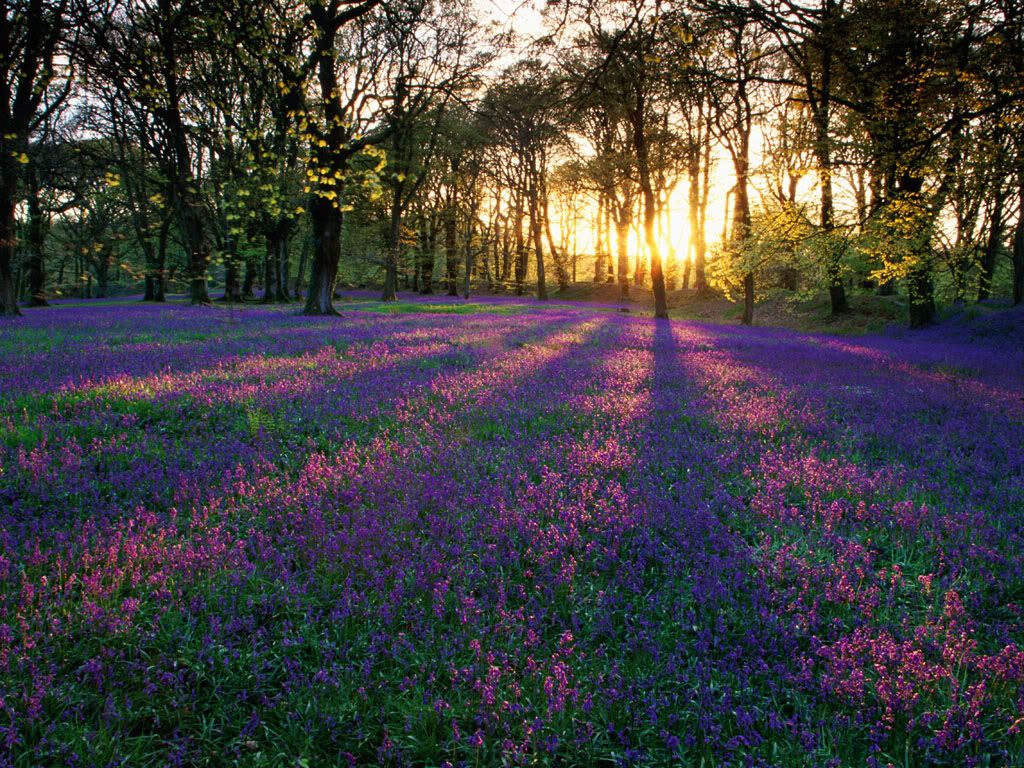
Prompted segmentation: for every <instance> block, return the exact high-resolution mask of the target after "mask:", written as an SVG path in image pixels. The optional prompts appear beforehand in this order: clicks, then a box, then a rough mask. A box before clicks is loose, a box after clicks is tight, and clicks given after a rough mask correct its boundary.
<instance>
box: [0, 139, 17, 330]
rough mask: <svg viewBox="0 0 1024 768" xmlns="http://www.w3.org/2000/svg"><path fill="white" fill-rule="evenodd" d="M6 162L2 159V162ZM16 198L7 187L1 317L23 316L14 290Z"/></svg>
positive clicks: (1, 237)
mask: <svg viewBox="0 0 1024 768" xmlns="http://www.w3.org/2000/svg"><path fill="white" fill-rule="evenodd" d="M6 160H7V158H0V162H5V161H6ZM5 170H6V169H5ZM15 196H16V192H15V189H14V188H13V185H11V187H10V188H7V186H6V185H5V188H4V189H3V190H2V197H0V315H20V314H21V310H20V309H19V308H18V297H17V293H16V292H15V288H14V255H15V253H16V252H17V242H18V239H17V231H16V228H15V227H16V222H15V218H14V216H15V214H14V212H15V208H16V207H17V201H16V200H15Z"/></svg>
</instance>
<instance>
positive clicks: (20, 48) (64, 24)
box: [0, 0, 87, 315]
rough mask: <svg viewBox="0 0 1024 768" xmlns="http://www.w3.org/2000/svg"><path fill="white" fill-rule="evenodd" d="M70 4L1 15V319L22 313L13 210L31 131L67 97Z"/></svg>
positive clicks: (31, 5)
mask: <svg viewBox="0 0 1024 768" xmlns="http://www.w3.org/2000/svg"><path fill="white" fill-rule="evenodd" d="M85 10H87V9H85V8H84V7H83V8H80V7H78V6H77V5H73V4H72V1H71V0H8V2H5V3H4V9H3V15H2V16H0V315H18V314H21V312H20V310H19V309H18V301H17V294H16V291H15V285H14V259H15V254H16V252H17V223H16V211H17V207H18V203H19V201H20V199H21V185H22V182H23V174H24V172H25V170H26V169H25V166H27V165H28V164H29V163H30V161H31V160H30V157H29V153H28V150H29V144H30V142H31V138H32V135H33V133H35V131H36V130H37V129H38V128H39V127H40V126H41V125H42V124H43V123H45V121H46V120H47V118H48V117H49V116H50V115H51V114H52V113H53V112H54V110H56V109H58V108H59V106H60V105H61V103H62V102H63V101H64V100H65V99H66V98H67V96H68V94H69V93H70V89H71V84H72V78H71V72H70V68H69V66H68V65H67V64H65V63H63V62H62V61H61V60H60V57H61V56H67V55H68V54H69V52H70V50H71V48H72V47H73V41H72V40H71V38H70V32H71V30H72V29H73V28H74V21H73V19H74V16H75V15H76V14H78V13H81V12H84V11H85Z"/></svg>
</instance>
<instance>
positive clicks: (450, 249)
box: [444, 204, 459, 296]
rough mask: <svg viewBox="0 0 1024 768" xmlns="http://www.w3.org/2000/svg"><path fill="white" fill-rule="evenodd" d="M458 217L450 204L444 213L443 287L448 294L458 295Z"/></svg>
mask: <svg viewBox="0 0 1024 768" xmlns="http://www.w3.org/2000/svg"><path fill="white" fill-rule="evenodd" d="M458 236H459V233H458V219H457V218H456V216H455V206H454V204H450V205H449V206H448V208H447V209H446V210H445V214H444V263H445V287H446V288H447V289H448V295H449V296H458V295H459V255H458V251H457V248H458Z"/></svg>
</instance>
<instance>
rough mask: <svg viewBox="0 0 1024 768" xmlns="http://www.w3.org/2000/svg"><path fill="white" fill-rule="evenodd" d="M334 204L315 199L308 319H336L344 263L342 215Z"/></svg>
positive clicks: (313, 205)
mask: <svg viewBox="0 0 1024 768" xmlns="http://www.w3.org/2000/svg"><path fill="white" fill-rule="evenodd" d="M331 203H332V201H331V200H328V199H326V198H323V197H318V196H317V197H315V198H314V200H313V202H312V204H311V210H310V217H311V219H312V227H313V263H312V266H311V269H310V275H309V290H308V291H307V293H306V307H305V309H304V310H303V313H304V314H306V315H314V316H316V315H337V314H338V312H337V310H336V309H335V308H334V285H335V282H336V281H337V279H338V263H339V262H340V261H341V224H342V213H341V211H340V210H339V209H338V208H336V207H334V206H333V205H332V204H331Z"/></svg>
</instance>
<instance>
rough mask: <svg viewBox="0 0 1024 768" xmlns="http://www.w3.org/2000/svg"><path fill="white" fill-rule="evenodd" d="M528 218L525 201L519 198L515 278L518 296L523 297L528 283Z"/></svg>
mask: <svg viewBox="0 0 1024 768" xmlns="http://www.w3.org/2000/svg"><path fill="white" fill-rule="evenodd" d="M525 217H526V214H525V212H524V211H523V199H522V196H521V195H520V196H518V198H517V200H516V231H515V237H516V266H515V272H516V274H515V278H516V296H522V295H523V293H524V290H525V288H524V283H525V282H526V253H527V248H526V237H525V235H524V234H523V224H524V219H525Z"/></svg>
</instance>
